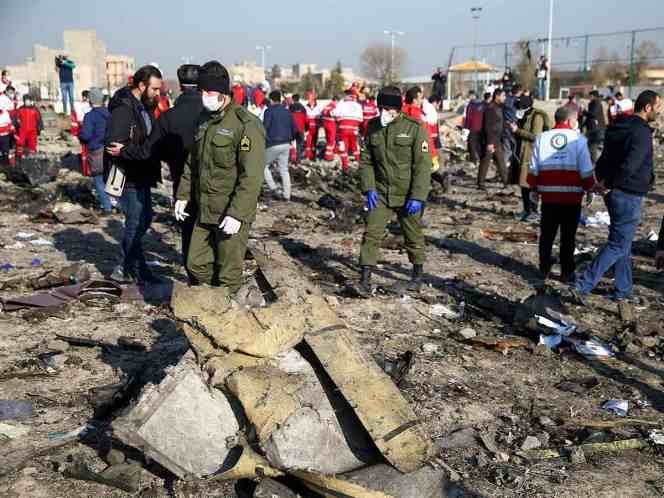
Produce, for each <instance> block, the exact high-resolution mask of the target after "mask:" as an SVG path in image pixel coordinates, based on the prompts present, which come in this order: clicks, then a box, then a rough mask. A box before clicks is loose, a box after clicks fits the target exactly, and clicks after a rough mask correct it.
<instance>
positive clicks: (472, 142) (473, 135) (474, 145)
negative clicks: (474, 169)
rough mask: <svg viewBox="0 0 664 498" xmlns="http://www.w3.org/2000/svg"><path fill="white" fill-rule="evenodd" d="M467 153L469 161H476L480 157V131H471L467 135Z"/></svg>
mask: <svg viewBox="0 0 664 498" xmlns="http://www.w3.org/2000/svg"><path fill="white" fill-rule="evenodd" d="M468 154H469V155H470V162H471V163H476V162H478V161H479V160H480V157H482V132H481V131H471V132H470V134H469V135H468Z"/></svg>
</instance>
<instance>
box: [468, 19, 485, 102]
mask: <svg viewBox="0 0 664 498" xmlns="http://www.w3.org/2000/svg"><path fill="white" fill-rule="evenodd" d="M481 14H482V7H471V8H470V15H471V17H472V18H473V62H474V64H475V73H474V76H473V87H474V90H475V91H476V92H477V91H478V90H479V89H478V84H477V25H478V24H479V20H480V15H481Z"/></svg>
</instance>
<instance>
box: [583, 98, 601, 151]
mask: <svg viewBox="0 0 664 498" xmlns="http://www.w3.org/2000/svg"><path fill="white" fill-rule="evenodd" d="M583 126H584V128H585V129H586V137H588V142H590V143H598V142H600V143H601V142H602V141H603V140H604V132H605V130H606V119H605V118H604V109H603V108H602V103H601V102H600V101H599V100H595V99H593V100H591V101H590V103H588V110H587V111H586V112H585V113H584V115H583Z"/></svg>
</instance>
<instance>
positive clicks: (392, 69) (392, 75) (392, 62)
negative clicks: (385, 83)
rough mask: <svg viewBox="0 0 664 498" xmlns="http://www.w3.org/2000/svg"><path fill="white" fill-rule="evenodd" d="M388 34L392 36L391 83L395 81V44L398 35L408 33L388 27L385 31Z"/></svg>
mask: <svg viewBox="0 0 664 498" xmlns="http://www.w3.org/2000/svg"><path fill="white" fill-rule="evenodd" d="M383 33H385V34H386V35H387V36H389V37H390V41H391V46H390V83H392V82H393V81H394V44H395V41H396V37H397V36H403V35H405V34H406V33H404V32H403V31H393V30H390V29H386V30H384V31H383Z"/></svg>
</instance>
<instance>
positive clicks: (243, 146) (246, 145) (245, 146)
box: [240, 135, 251, 152]
mask: <svg viewBox="0 0 664 498" xmlns="http://www.w3.org/2000/svg"><path fill="white" fill-rule="evenodd" d="M240 151H241V152H251V138H249V137H248V136H247V135H244V136H243V137H242V139H241V140H240Z"/></svg>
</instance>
